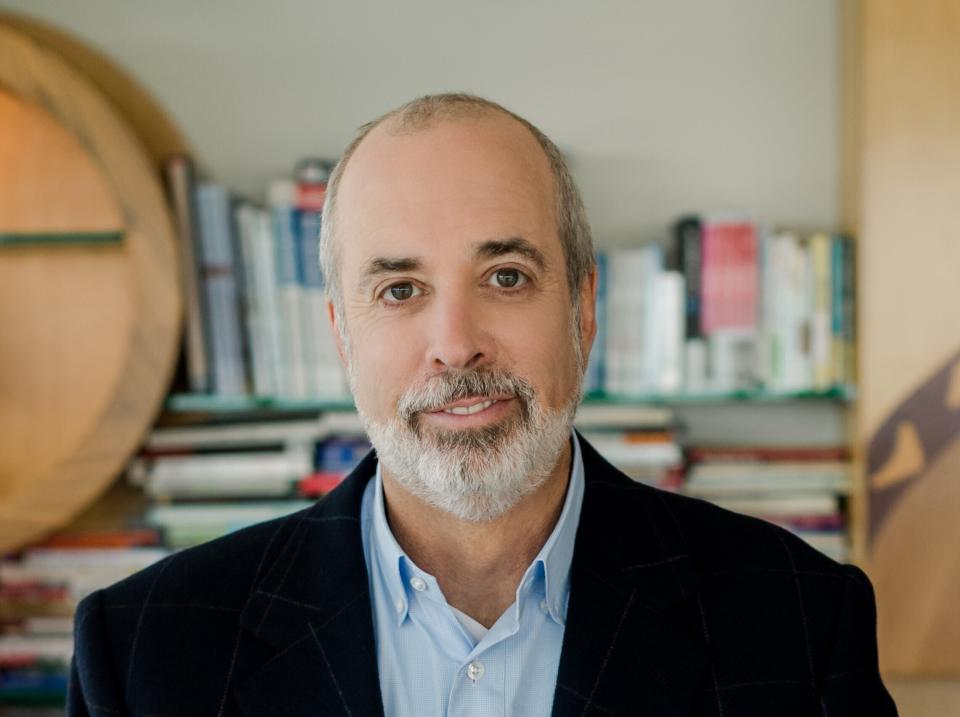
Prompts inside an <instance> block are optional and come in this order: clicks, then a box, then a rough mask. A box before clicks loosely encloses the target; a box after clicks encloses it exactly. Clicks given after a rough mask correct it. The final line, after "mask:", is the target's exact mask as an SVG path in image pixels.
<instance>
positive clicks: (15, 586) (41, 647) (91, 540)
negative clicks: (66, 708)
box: [0, 529, 169, 711]
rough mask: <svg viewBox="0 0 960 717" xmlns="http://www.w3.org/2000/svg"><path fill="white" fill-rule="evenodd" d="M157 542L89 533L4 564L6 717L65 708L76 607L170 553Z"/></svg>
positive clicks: (1, 610)
mask: <svg viewBox="0 0 960 717" xmlns="http://www.w3.org/2000/svg"><path fill="white" fill-rule="evenodd" d="M157 540H158V536H157V534H156V533H155V532H154V531H149V530H146V531H145V530H137V529H132V530H127V531H115V532H111V533H86V534H81V535H75V536H70V537H61V538H56V539H51V540H47V541H45V542H44V543H42V544H39V545H36V546H33V547H31V548H28V549H27V550H24V551H23V552H22V553H20V554H19V555H16V556H10V557H8V558H6V559H5V560H3V561H2V562H0V711H2V709H3V708H2V705H34V706H37V705H49V706H55V705H62V704H63V699H64V694H65V693H66V685H67V676H68V674H69V666H70V657H71V655H72V654H73V614H74V611H75V610H76V606H77V604H78V603H79V602H80V600H82V599H83V598H84V597H86V596H87V595H88V594H90V593H91V592H93V591H94V590H96V589H98V588H101V587H103V586H105V585H108V584H110V583H113V582H116V581H117V580H121V579H123V578H125V577H127V576H128V575H131V574H132V573H134V572H136V571H137V570H140V569H142V568H145V567H147V566H148V565H150V564H152V563H154V562H156V561H157V560H159V559H161V558H163V557H165V556H166V555H168V554H169V551H168V550H166V549H164V548H162V547H159V546H158V545H157Z"/></svg>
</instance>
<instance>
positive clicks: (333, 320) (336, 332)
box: [327, 299, 347, 370]
mask: <svg viewBox="0 0 960 717" xmlns="http://www.w3.org/2000/svg"><path fill="white" fill-rule="evenodd" d="M327 320H328V321H329V322H330V329H331V330H332V331H333V341H334V344H335V345H336V347H337V356H339V357H340V365H341V366H343V368H344V370H346V368H347V359H346V357H345V355H344V347H343V338H342V337H341V335H340V328H341V327H340V326H338V325H337V311H336V309H335V308H334V306H333V302H332V301H330V300H329V299H327Z"/></svg>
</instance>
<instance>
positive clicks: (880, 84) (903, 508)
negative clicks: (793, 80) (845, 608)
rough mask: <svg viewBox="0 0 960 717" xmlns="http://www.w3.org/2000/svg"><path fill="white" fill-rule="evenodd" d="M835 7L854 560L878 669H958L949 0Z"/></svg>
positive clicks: (955, 81)
mask: <svg viewBox="0 0 960 717" xmlns="http://www.w3.org/2000/svg"><path fill="white" fill-rule="evenodd" d="M841 2H842V3H843V7H842V12H843V13H844V15H843V19H844V22H843V27H844V36H843V44H842V47H844V50H843V53H845V54H842V57H844V59H845V64H844V66H845V68H846V70H845V72H844V74H843V77H844V83H843V86H844V92H845V93H846V98H845V101H846V102H847V103H848V104H846V105H844V108H845V111H846V116H845V125H844V127H845V129H844V132H843V135H844V137H845V140H846V145H845V152H844V154H843V157H844V160H845V170H844V172H843V175H844V176H845V177H846V180H845V186H844V187H843V190H842V192H841V197H842V198H843V202H842V204H843V207H844V209H843V215H844V217H845V221H846V223H847V224H848V225H851V226H852V227H853V228H854V229H855V230H857V231H858V233H859V236H860V243H859V258H860V266H859V279H860V294H859V324H860V340H859V370H860V380H859V384H860V401H859V407H858V436H859V438H858V440H859V444H860V448H861V449H862V452H861V455H862V456H863V460H864V467H865V484H864V487H865V491H866V498H867V501H866V506H867V516H866V517H867V520H866V522H865V524H864V525H865V533H866V536H865V537H866V543H865V544H866V546H867V548H866V556H865V557H866V567H867V569H868V572H869V574H870V576H871V578H872V579H873V581H874V584H875V587H876V591H877V599H878V621H879V625H878V635H879V642H880V658H881V665H882V668H883V669H884V672H885V674H887V675H892V676H918V675H941V676H947V675H954V676H958V675H960V610H958V600H960V0H866V1H865V2H853V1H852V0H841Z"/></svg>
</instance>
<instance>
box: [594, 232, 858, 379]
mask: <svg viewBox="0 0 960 717" xmlns="http://www.w3.org/2000/svg"><path fill="white" fill-rule="evenodd" d="M598 270H599V284H598V296H597V316H598V333H597V339H596V342H595V344H594V348H593V351H592V353H591V357H590V364H589V368H588V373H587V378H586V386H587V390H588V392H590V393H597V394H607V395H615V396H658V395H671V394H677V393H687V394H704V393H729V392H735V391H754V390H758V391H759V390H762V391H766V392H769V393H774V394H776V393H798V392H806V391H814V392H815V391H826V390H830V389H834V388H838V387H846V386H849V385H851V384H852V383H853V380H854V366H855V357H854V351H853V346H854V303H853V302H854V274H855V271H854V244H853V242H852V241H851V240H850V239H848V238H846V237H841V236H832V235H829V234H826V233H822V232H821V233H814V234H809V235H802V234H800V233H799V232H792V231H779V230H778V231H774V230H770V229H766V228H764V227H761V226H758V225H757V224H755V223H754V222H751V221H749V220H746V219H743V218H736V217H722V216H707V215H704V216H695V217H685V218H683V219H681V220H680V221H679V222H677V224H676V226H675V228H674V237H673V240H672V241H671V242H670V243H669V245H668V246H667V247H666V248H664V247H662V246H661V245H659V244H649V245H646V246H641V247H633V248H624V249H618V250H615V251H610V252H607V253H606V254H601V255H600V256H599V257H598Z"/></svg>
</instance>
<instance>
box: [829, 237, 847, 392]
mask: <svg viewBox="0 0 960 717" xmlns="http://www.w3.org/2000/svg"><path fill="white" fill-rule="evenodd" d="M846 278H847V277H846V275H845V274H844V271H843V239H842V237H838V236H833V237H830V363H831V369H830V374H831V376H830V383H831V384H836V385H842V384H844V383H846V382H847V378H846V375H845V369H844V358H843V355H844V351H845V347H844V344H843V291H844V289H843V283H844V281H846Z"/></svg>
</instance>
